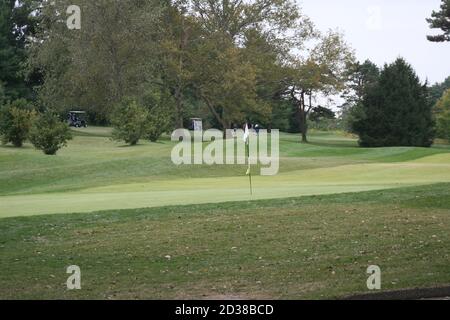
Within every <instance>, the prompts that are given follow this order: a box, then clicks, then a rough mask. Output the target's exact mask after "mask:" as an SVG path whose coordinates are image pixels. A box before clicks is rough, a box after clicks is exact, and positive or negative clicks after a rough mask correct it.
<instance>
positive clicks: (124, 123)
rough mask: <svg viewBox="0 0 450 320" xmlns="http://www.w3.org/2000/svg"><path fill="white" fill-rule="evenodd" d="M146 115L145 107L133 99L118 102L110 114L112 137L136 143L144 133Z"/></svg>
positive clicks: (132, 143) (128, 142) (147, 114)
mask: <svg viewBox="0 0 450 320" xmlns="http://www.w3.org/2000/svg"><path fill="white" fill-rule="evenodd" d="M148 116H149V113H148V111H147V109H146V108H145V107H143V106H142V105H140V104H138V103H137V102H136V101H135V100H125V101H124V102H122V103H120V104H119V105H118V106H117V107H116V108H115V110H114V112H113V114H112V116H111V124H112V126H113V127H114V130H113V133H112V137H113V139H114V140H116V141H125V143H127V144H130V145H132V146H134V145H136V144H137V143H138V142H139V140H140V139H141V138H142V137H143V136H144V135H145V133H146V130H147V121H148Z"/></svg>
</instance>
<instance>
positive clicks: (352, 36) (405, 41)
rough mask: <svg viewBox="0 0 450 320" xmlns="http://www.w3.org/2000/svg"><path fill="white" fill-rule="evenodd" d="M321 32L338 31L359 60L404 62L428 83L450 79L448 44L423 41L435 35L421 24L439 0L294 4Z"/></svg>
mask: <svg viewBox="0 0 450 320" xmlns="http://www.w3.org/2000/svg"><path fill="white" fill-rule="evenodd" d="M298 1H299V3H300V5H301V6H302V8H303V12H304V13H305V14H306V15H308V16H309V17H310V18H311V19H312V20H313V22H314V23H315V24H316V26H317V27H318V28H319V29H320V30H323V31H326V30H328V29H330V28H331V29H336V28H338V29H339V30H341V31H342V32H343V33H344V34H345V38H346V40H347V42H348V43H349V44H351V46H352V47H353V48H354V49H355V51H356V56H357V58H358V59H359V60H361V61H364V60H366V59H370V60H372V61H373V62H374V63H376V64H378V65H380V66H382V65H383V64H384V63H385V62H389V63H390V62H392V61H394V60H395V59H396V58H397V57H399V56H402V57H404V58H405V59H406V60H407V61H408V62H409V63H411V64H412V65H413V67H414V68H415V69H416V71H417V73H418V75H419V76H420V78H421V79H422V80H423V81H425V79H427V78H428V80H429V82H430V83H435V82H442V81H443V80H444V79H445V78H446V77H448V76H450V43H449V42H446V43H433V42H429V41H428V40H427V39H426V36H427V35H428V34H435V33H436V32H437V30H431V29H429V28H428V23H427V22H426V21H425V19H426V18H428V17H429V16H430V15H431V12H432V11H433V10H438V9H439V6H440V3H441V1H440V0H298Z"/></svg>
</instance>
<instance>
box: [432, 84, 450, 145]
mask: <svg viewBox="0 0 450 320" xmlns="http://www.w3.org/2000/svg"><path fill="white" fill-rule="evenodd" d="M435 111H436V120H437V135H438V137H439V138H443V139H447V140H449V141H450V89H449V90H447V91H445V93H444V94H443V95H442V98H441V99H440V100H439V101H438V102H437V104H436V108H435Z"/></svg>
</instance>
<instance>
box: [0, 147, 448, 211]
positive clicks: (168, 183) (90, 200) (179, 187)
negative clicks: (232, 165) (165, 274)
mask: <svg viewBox="0 0 450 320" xmlns="http://www.w3.org/2000/svg"><path fill="white" fill-rule="evenodd" d="M439 182H450V155H449V154H442V155H434V156H430V157H425V158H422V159H419V160H415V161H410V162H400V163H368V164H355V165H343V166H336V167H330V168H319V169H310V170H298V171H292V172H289V173H284V174H280V175H278V176H273V177H261V176H256V177H254V179H253V184H254V195H253V196H250V194H249V186H248V178H247V177H246V176H241V177H222V178H193V179H175V180H164V181H155V180H153V181H148V182H144V183H134V184H118V185H110V186H106V187H98V188H89V189H84V190H80V191H74V192H64V193H46V194H32V195H14V196H2V197H0V217H12V216H21V215H24V216H27V215H40V214H51V213H71V212H93V211H99V210H113V209H132V208H143V207H157V206H165V205H183V204H200V203H219V202H226V201H240V200H256V199H272V198H273V199H275V198H285V197H298V196H303V195H321V194H333V193H345V192H359V191H368V190H379V189H388V188H397V187H404V186H412V185H425V184H433V183H439Z"/></svg>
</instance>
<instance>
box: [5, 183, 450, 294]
mask: <svg viewBox="0 0 450 320" xmlns="http://www.w3.org/2000/svg"><path fill="white" fill-rule="evenodd" d="M449 243H450V184H437V185H432V186H420V187H412V188H402V189H395V190H387V191H371V192H364V193H350V194H340V195H327V196H311V197H303V198H291V199H280V200H261V201H252V202H230V203H222V204H214V205H212V204H206V205H192V206H181V207H174V206H172V207H164V208H152V209H138V210H128V211H117V210H113V211H110V212H101V213H91V214H71V215H45V216H36V217H17V218H7V219H2V220H0V250H1V255H0V269H1V270H2V272H1V273H0V298H2V299H11V298H20V299H25V298H34V299H47V298H48V299H61V298H62V299H69V298H73V299H86V298H94V299H123V298H130V299H144V298H147V299H163V298H168V299H172V298H200V299H202V298H216V299H218V298H230V297H231V298H251V299H252V298H287V299H297V298H313V299H316V298H335V297H341V296H345V295H348V294H354V293H357V292H365V291H366V287H365V284H366V280H367V275H366V273H365V272H366V269H367V267H368V266H369V265H372V264H376V265H379V266H380V267H381V269H382V272H383V274H382V280H383V289H384V290H391V289H401V288H410V287H416V286H421V287H429V286H439V285H445V284H449V283H450V273H449V272H448V270H449V266H448V261H449V258H450V256H449V255H450V250H449ZM72 264H76V265H79V266H80V267H81V269H82V290H81V291H70V292H69V291H67V290H66V289H65V281H66V279H67V277H68V275H67V274H66V273H65V268H66V267H67V266H69V265H72Z"/></svg>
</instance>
